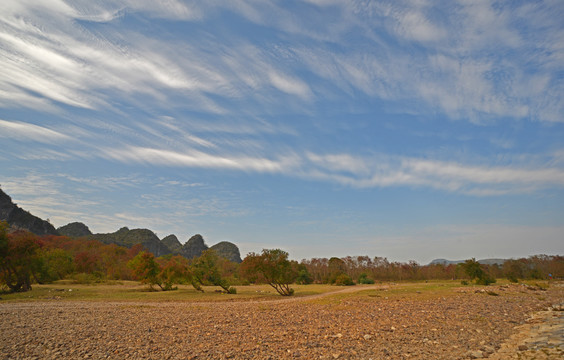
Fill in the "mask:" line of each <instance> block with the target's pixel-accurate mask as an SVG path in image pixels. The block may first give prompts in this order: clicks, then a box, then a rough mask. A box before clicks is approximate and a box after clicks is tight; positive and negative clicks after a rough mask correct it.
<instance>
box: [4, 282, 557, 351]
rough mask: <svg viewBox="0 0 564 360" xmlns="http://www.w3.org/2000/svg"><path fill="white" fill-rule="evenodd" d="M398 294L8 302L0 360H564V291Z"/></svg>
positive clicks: (383, 290) (379, 290) (367, 291)
mask: <svg viewBox="0 0 564 360" xmlns="http://www.w3.org/2000/svg"><path fill="white" fill-rule="evenodd" d="M393 286H394V285H389V286H386V285H377V286H374V287H372V288H366V287H363V288H359V287H352V288H347V289H346V290H345V292H338V293H332V294H326V295H322V296H312V297H307V298H294V299H289V300H287V299H284V298H280V300H274V301H272V300H270V301H257V300H252V301H241V302H214V303H210V302H205V303H202V302H163V303H154V302H103V301H96V302H76V301H57V300H50V301H38V302H2V301H0V358H1V359H293V358H296V359H471V358H482V357H483V358H485V357H492V358H496V359H506V358H507V359H511V358H516V359H517V358H521V359H528V358H530V359H532V358H535V357H534V356H541V355H542V356H546V357H536V358H550V359H561V358H562V355H563V352H562V349H563V344H562V343H563V337H564V335H563V334H562V329H563V328H562V324H563V321H564V318H563V317H562V313H563V312H562V311H561V310H562V308H561V307H560V308H559V307H555V308H554V309H553V310H552V311H550V312H546V310H547V308H549V306H551V305H553V304H560V303H562V302H563V301H564V296H563V295H564V288H563V287H562V284H556V283H553V284H551V286H550V287H549V288H548V290H542V289H540V288H538V287H533V286H525V285H504V286H489V287H484V288H479V287H460V288H453V289H451V290H449V291H447V292H445V291H440V292H437V293H435V292H433V291H429V292H419V291H418V292H415V291H414V292H411V293H407V294H404V295H401V294H399V295H398V294H396V295H393V296H392V294H391V292H388V289H390V288H391V287H393ZM355 288H356V289H355ZM357 289H359V290H362V291H357ZM488 292H489V293H488ZM388 295H389V296H388ZM541 310H545V312H544V313H538V312H539V311H541ZM559 310H560V311H559ZM535 313H536V314H537V315H536V316H535V317H533V314H535ZM539 314H541V315H539ZM542 314H544V315H542ZM547 319H549V320H550V321H551V323H548V322H547V321H548V320H547ZM527 321H528V322H527ZM545 323H546V326H545V328H543V329H544V330H543V329H540V328H539V326H540V325H542V324H545ZM539 324H540V325H539ZM527 326H528V327H527ZM543 331H544V332H543ZM533 333H534V334H533ZM534 336H536V340H535V339H532V338H533V337H534ZM531 339H532V340H531ZM533 340H534V341H533ZM539 354H540V355H539Z"/></svg>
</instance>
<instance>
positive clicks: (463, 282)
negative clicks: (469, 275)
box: [460, 280, 468, 285]
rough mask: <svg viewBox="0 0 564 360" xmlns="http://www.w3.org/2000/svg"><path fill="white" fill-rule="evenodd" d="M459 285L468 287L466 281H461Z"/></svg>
mask: <svg viewBox="0 0 564 360" xmlns="http://www.w3.org/2000/svg"><path fill="white" fill-rule="evenodd" d="M460 283H461V284H462V285H468V281H466V280H462V281H461V282H460Z"/></svg>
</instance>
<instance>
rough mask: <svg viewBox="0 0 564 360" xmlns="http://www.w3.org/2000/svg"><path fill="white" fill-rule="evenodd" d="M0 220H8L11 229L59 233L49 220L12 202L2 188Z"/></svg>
mask: <svg viewBox="0 0 564 360" xmlns="http://www.w3.org/2000/svg"><path fill="white" fill-rule="evenodd" d="M0 221H6V222H7V223H8V225H9V226H10V229H11V230H27V231H29V232H32V233H34V234H36V235H59V233H58V232H57V230H55V227H54V226H53V225H51V224H50V223H49V222H48V221H45V220H43V219H40V218H38V217H37V216H34V215H32V214H30V213H29V212H27V211H25V210H23V209H22V208H20V207H19V206H17V205H16V204H14V203H13V202H12V198H11V197H10V196H8V194H6V193H5V192H4V191H2V189H0Z"/></svg>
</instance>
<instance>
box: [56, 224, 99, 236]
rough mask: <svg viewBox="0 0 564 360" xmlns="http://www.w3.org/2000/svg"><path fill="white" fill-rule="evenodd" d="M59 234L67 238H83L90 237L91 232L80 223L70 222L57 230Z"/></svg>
mask: <svg viewBox="0 0 564 360" xmlns="http://www.w3.org/2000/svg"><path fill="white" fill-rule="evenodd" d="M57 231H58V232H59V234H61V235H64V236H68V237H83V236H88V235H92V232H91V231H90V229H89V228H88V226H86V225H84V224H83V223H81V222H72V223H70V224H66V225H65V226H61V227H60V228H58V229H57Z"/></svg>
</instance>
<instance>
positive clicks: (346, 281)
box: [335, 274, 354, 286]
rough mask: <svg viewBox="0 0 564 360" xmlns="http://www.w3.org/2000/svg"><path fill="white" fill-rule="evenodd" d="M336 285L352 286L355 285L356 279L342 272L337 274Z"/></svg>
mask: <svg viewBox="0 0 564 360" xmlns="http://www.w3.org/2000/svg"><path fill="white" fill-rule="evenodd" d="M335 285H338V286H350V285H354V281H353V280H352V279H351V277H350V276H348V275H347V274H341V275H339V276H337V278H336V279H335Z"/></svg>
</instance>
